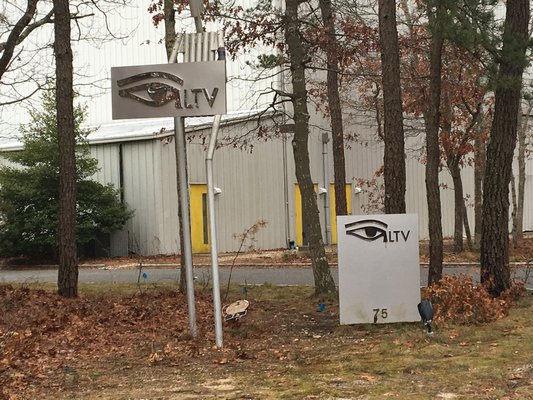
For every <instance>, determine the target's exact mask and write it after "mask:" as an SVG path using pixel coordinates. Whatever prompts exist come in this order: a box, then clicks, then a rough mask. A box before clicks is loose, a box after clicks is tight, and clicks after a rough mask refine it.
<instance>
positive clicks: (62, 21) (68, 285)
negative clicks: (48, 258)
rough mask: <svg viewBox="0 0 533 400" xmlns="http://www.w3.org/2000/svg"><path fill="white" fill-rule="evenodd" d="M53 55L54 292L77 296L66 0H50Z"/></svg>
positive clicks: (68, 29)
mask: <svg viewBox="0 0 533 400" xmlns="http://www.w3.org/2000/svg"><path fill="white" fill-rule="evenodd" d="M54 14H55V18H54V37H55V41H54V52H55V59H56V109H57V136H58V144H59V228H58V233H59V246H58V247H59V273H58V284H57V285H58V292H59V294H60V295H62V296H65V297H76V296H77V295H78V260H77V252H76V139H75V136H74V106H73V101H74V91H73V77H72V71H73V67H72V48H71V43H70V10H69V2H68V0H54Z"/></svg>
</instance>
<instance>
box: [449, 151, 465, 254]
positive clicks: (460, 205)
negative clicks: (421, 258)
mask: <svg viewBox="0 0 533 400" xmlns="http://www.w3.org/2000/svg"><path fill="white" fill-rule="evenodd" d="M446 164H447V165H448V169H449V171H450V175H451V177H452V181H453V193H454V196H453V198H454V216H455V217H454V230H453V251H454V252H455V253H461V252H462V251H463V221H464V218H465V214H464V210H465V209H464V195H463V180H462V178H461V167H460V166H459V160H458V157H457V156H453V155H450V156H448V157H447V159H446Z"/></svg>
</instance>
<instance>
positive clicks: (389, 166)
mask: <svg viewBox="0 0 533 400" xmlns="http://www.w3.org/2000/svg"><path fill="white" fill-rule="evenodd" d="M379 38H380V45H381V69H382V80H383V101H384V108H383V111H384V135H385V154H384V158H383V165H384V178H385V212H386V213H387V214H402V213H405V185H406V183H405V181H406V173H405V149H404V146H405V144H404V132H403V115H402V94H401V83H400V54H399V46H398V31H397V29H396V1H394V0H379Z"/></svg>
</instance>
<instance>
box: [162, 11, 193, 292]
mask: <svg viewBox="0 0 533 400" xmlns="http://www.w3.org/2000/svg"><path fill="white" fill-rule="evenodd" d="M163 12H164V15H165V49H166V51H167V58H170V55H171V54H172V48H173V46H174V42H175V41H176V18H175V16H176V11H175V10H174V0H165V2H164V4H163ZM176 154H177V152H176ZM184 154H185V164H187V147H185V149H184ZM176 173H177V181H176V184H177V188H178V220H179V236H180V280H179V285H180V286H179V291H180V293H186V292H187V272H186V269H185V264H186V263H185V253H184V252H183V249H184V248H185V244H184V236H185V235H184V234H183V218H182V216H181V207H179V199H180V195H179V191H180V185H179V181H180V176H179V174H180V169H179V168H176ZM185 180H186V181H187V183H188V182H189V177H188V176H186V177H185ZM187 186H188V185H187ZM188 195H189V193H187V196H188Z"/></svg>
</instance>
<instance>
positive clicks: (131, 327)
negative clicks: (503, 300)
mask: <svg viewBox="0 0 533 400" xmlns="http://www.w3.org/2000/svg"><path fill="white" fill-rule="evenodd" d="M89 289H90V290H89ZM131 289H132V290H131V291H130V292H125V291H124V290H123V288H114V287H111V286H109V287H102V286H98V287H96V288H95V287H91V288H89V287H82V288H81V290H80V291H81V296H80V298H78V299H75V300H66V299H63V298H60V297H59V296H57V295H56V294H54V293H53V292H51V291H44V290H36V289H30V288H27V287H17V288H14V287H11V286H0V398H6V399H55V400H57V399H211V398H213V399H214V398H217V399H378V398H379V399H381V398H400V399H406V398H409V399H454V398H457V399H502V400H504V399H532V398H533V357H532V355H533V327H532V319H531V312H532V311H533V299H532V296H531V295H528V296H527V297H526V298H524V299H522V300H521V301H520V302H519V303H518V304H517V305H515V307H514V308H513V309H512V310H511V313H510V315H509V316H507V317H505V318H503V319H500V320H499V321H497V322H494V323H491V324H488V325H476V326H464V325H447V326H444V325H440V326H437V327H436V334H435V335H434V336H432V337H429V336H427V335H426V333H425V330H424V328H423V326H422V324H392V325H367V326H339V325H338V307H337V305H336V304H335V303H331V302H327V303H325V310H324V311H322V312H320V311H319V307H318V302H317V300H316V299H313V298H312V297H311V294H312V289H311V288H273V287H269V286H260V287H253V288H249V291H248V294H247V296H248V299H249V300H250V302H251V307H250V312H249V313H248V315H247V316H246V317H244V318H243V320H242V321H241V323H240V324H238V325H235V324H230V325H225V326H224V348H223V349H217V348H216V347H215V346H214V343H215V341H214V333H213V331H214V329H213V327H214V323H213V317H212V303H211V298H210V296H209V294H208V293H207V292H205V293H204V292H202V291H199V292H198V293H197V296H196V300H197V301H196V310H197V316H198V335H197V337H196V338H194V339H191V338H189V336H188V331H189V327H188V319H187V303H186V298H185V297H184V296H182V295H180V294H178V293H177V292H175V291H174V290H169V289H168V288H154V289H151V290H149V291H147V292H144V293H139V292H138V291H137V292H136V288H135V287H133V288H131ZM240 295H242V293H239V292H237V291H236V292H235V293H233V294H230V297H232V296H233V299H236V298H238V297H239V296H240ZM228 301H232V299H230V300H228Z"/></svg>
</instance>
